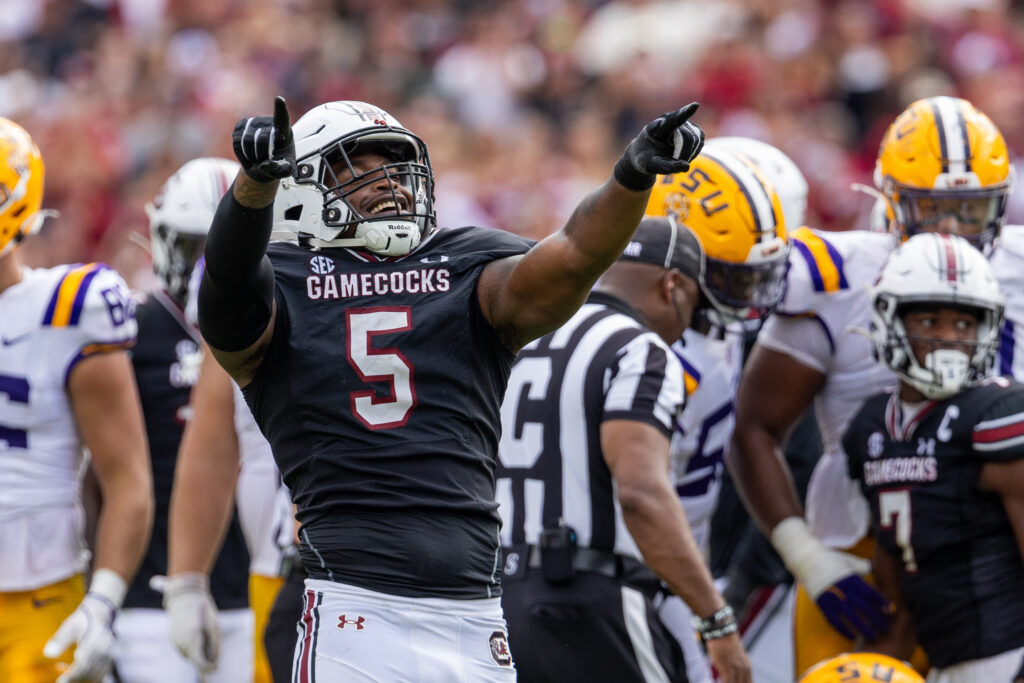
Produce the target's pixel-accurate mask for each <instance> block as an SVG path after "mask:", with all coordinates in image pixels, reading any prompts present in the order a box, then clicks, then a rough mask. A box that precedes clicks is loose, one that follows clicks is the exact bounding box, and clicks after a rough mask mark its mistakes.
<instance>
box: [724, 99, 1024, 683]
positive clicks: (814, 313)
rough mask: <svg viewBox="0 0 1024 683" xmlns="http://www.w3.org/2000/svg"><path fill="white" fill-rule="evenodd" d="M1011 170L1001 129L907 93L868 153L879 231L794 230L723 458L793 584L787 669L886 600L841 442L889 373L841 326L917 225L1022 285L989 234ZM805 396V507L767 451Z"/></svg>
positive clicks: (808, 661) (802, 666)
mask: <svg viewBox="0 0 1024 683" xmlns="http://www.w3.org/2000/svg"><path fill="white" fill-rule="evenodd" d="M1011 168H1012V167H1011V166H1010V163H1009V158H1008V154H1007V149H1006V144H1005V142H1004V140H1003V137H1002V135H1001V134H1000V132H999V131H998V129H996V127H995V126H994V125H993V124H992V122H991V120H989V118H988V117H987V116H985V115H984V114H983V113H981V112H980V111H978V110H977V109H976V108H975V107H974V106H973V105H971V104H970V103H969V102H967V101H965V100H962V99H958V98H953V97H933V98H927V99H924V100H919V101H916V102H914V103H912V104H911V105H909V106H908V107H907V109H906V110H904V111H903V112H902V113H901V114H900V115H899V116H898V117H897V118H896V120H895V121H894V122H893V123H892V124H891V125H890V127H889V129H888V131H887V132H886V134H885V136H884V138H883V140H882V144H881V147H880V150H879V156H878V160H877V165H876V171H875V184H876V187H877V189H878V191H879V193H880V194H881V195H882V196H883V197H884V199H885V201H886V207H887V209H886V210H887V215H888V220H889V228H890V232H889V233H888V234H882V233H877V232H870V231H866V230H853V231H847V232H830V233H824V232H819V231H815V230H810V229H801V230H799V231H796V234H794V236H793V237H794V239H793V243H794V247H795V248H794V256H793V258H792V259H791V267H790V271H789V275H788V288H787V293H786V297H785V299H784V300H783V302H782V304H780V306H779V307H778V309H777V310H776V312H775V314H774V315H772V316H771V317H770V318H769V320H768V322H767V323H766V324H765V326H764V327H762V329H761V331H760V333H759V335H758V340H757V343H756V344H755V345H754V349H753V351H752V352H751V355H750V357H749V359H748V361H747V365H746V367H745V368H744V372H743V375H742V378H741V381H740V386H739V391H738V395H737V405H736V429H735V430H734V432H733V443H732V447H731V448H730V449H729V452H728V454H727V456H726V463H727V465H728V466H729V468H730V472H731V473H732V475H733V478H734V479H735V481H736V484H737V487H738V490H739V491H740V494H741V496H742V497H743V499H744V502H745V504H746V505H747V509H748V511H749V512H750V513H751V516H752V517H753V518H754V519H755V521H756V522H757V523H758V525H759V527H760V528H761V530H762V531H763V532H764V533H765V534H766V535H768V536H769V538H770V539H771V541H772V545H773V546H774V547H775V548H776V550H778V551H779V554H780V555H781V556H782V558H783V560H784V561H785V563H786V566H787V567H788V568H789V570H790V571H791V572H792V573H793V575H794V576H795V577H796V579H797V581H798V583H799V584H800V588H799V589H798V594H797V603H796V613H795V617H794V621H795V623H794V644H795V653H794V655H795V664H796V670H797V673H798V674H799V673H801V672H803V671H806V670H807V669H808V668H809V667H810V666H811V665H813V664H814V663H816V662H819V661H821V660H823V659H826V658H828V657H831V656H834V655H836V654H838V653H841V652H846V651H849V650H850V649H852V645H853V639H854V638H855V637H856V636H857V635H858V634H861V635H864V636H865V637H867V638H869V639H870V638H872V637H874V636H876V635H877V634H878V633H879V632H881V631H883V630H884V629H885V628H886V624H887V617H888V612H889V610H890V609H891V605H890V604H889V601H888V600H887V599H885V598H884V596H882V595H881V594H880V593H879V592H878V591H877V590H876V589H874V588H873V587H872V586H871V585H870V584H868V583H867V582H866V581H865V580H864V578H862V577H861V574H863V573H864V572H865V571H866V570H867V568H868V565H867V562H866V560H865V559H864V558H867V557H870V556H871V553H872V550H871V546H872V542H871V541H870V539H868V538H867V533H868V510H867V505H866V503H865V501H864V498H863V496H862V495H861V494H860V492H859V491H858V490H857V487H856V485H855V484H854V483H853V482H851V481H850V478H849V476H848V473H847V470H846V457H845V454H844V452H843V450H842V447H841V444H840V438H841V436H842V434H843V431H844V430H845V428H846V426H847V423H848V422H849V420H850V418H851V417H852V416H853V414H854V413H855V412H856V410H857V408H858V407H859V406H860V404H861V403H862V402H863V401H864V400H865V399H866V398H867V397H868V396H871V395H873V394H875V393H878V392H879V391H882V390H884V389H886V388H887V387H892V386H894V385H895V377H894V376H893V375H892V373H891V372H890V371H889V369H888V368H886V367H884V366H881V365H879V364H877V363H875V362H874V360H873V358H872V353H871V345H870V342H869V341H868V340H867V339H866V338H865V337H863V336H860V335H857V334H852V333H850V332H849V328H851V327H855V328H866V327H867V325H868V322H869V319H870V315H871V301H870V293H869V286H870V285H871V283H873V282H874V280H875V278H876V277H877V275H878V273H879V270H880V268H881V266H882V264H883V263H884V261H885V260H886V258H887V257H888V255H889V253H890V252H891V251H892V249H893V247H894V245H895V244H896V242H897V241H898V240H900V239H905V238H906V237H907V236H908V235H911V234H914V233H917V232H945V233H953V234H959V235H962V236H964V237H967V238H968V239H970V240H971V241H972V243H973V244H974V245H975V246H977V247H978V248H979V249H982V250H983V251H984V252H986V253H987V252H990V251H993V250H994V254H993V265H994V266H995V267H996V271H997V276H999V277H1000V279H1001V280H1002V279H1003V278H1005V280H1004V281H1003V282H1002V283H1001V284H1002V285H1003V287H1004V290H1005V291H1007V292H1009V293H1010V296H1011V297H1014V296H1016V298H1018V299H1019V298H1020V295H1019V294H1016V295H1015V294H1014V291H1016V292H1020V291H1021V285H1020V283H1019V282H1018V283H1016V285H1013V284H1012V282H1013V278H1022V277H1024V260H1022V259H1024V248H1020V247H1018V246H1017V245H1016V243H1017V242H1019V241H1020V238H1018V237H1017V235H1018V234H1020V233H1019V232H1018V230H1016V229H1008V230H1007V231H1005V233H1004V234H1003V235H1002V236H1001V237H1000V235H999V233H1000V228H1001V227H1002V222H1003V213H1004V210H1005V207H1006V198H1007V195H1008V193H1009V191H1010V186H1011V184H1012V180H1013V175H1012V170H1011ZM997 237H999V240H997V239H996V238H997ZM1013 286H1016V290H1014V289H1012V287H1013ZM1022 303H1024V302H1019V301H1018V302H1017V303H1016V304H1014V303H1011V304H1010V305H1009V306H1008V311H1009V316H1008V317H1009V319H1010V320H1011V326H1010V329H1013V330H1016V329H1017V328H1016V327H1014V326H1013V321H1014V312H1015V311H1016V315H1017V316H1021V315H1022V314H1024V309H1022V308H1020V306H1021V305H1022ZM1017 320H1018V321H1019V320H1020V318H1017ZM1017 327H1019V324H1018V325H1017ZM1017 333H1018V334H1019V331H1017ZM1006 337H1007V335H1005V334H1004V338H1006ZM1011 341H1012V340H1011ZM1016 355H1018V356H1019V354H1016ZM1014 356H1015V354H1013V352H1012V351H1011V350H1007V351H1006V352H1005V353H1004V356H1003V358H1004V361H1007V364H1011V363H1012V362H1013V360H1014ZM812 403H813V404H814V406H815V411H816V415H817V418H818V426H819V430H820V432H821V435H822V441H823V447H824V455H823V457H822V458H821V459H820V460H819V462H818V464H817V466H816V467H815V470H814V473H813V475H812V477H811V481H810V484H809V488H808V494H807V512H806V516H805V515H804V513H803V510H802V508H801V505H800V502H799V499H798V498H797V495H796V493H795V491H794V488H793V484H792V479H791V476H790V473H789V471H788V468H787V466H786V465H785V463H784V461H783V460H782V459H781V458H780V457H779V448H780V446H781V445H782V443H783V441H784V439H785V436H786V434H787V432H788V431H789V429H790V428H791V427H792V426H793V425H794V424H795V423H796V421H797V420H798V419H799V418H800V417H801V416H802V415H803V414H804V412H805V410H806V409H807V408H808V407H809V406H810V405H811V404H812ZM829 624H831V625H832V627H831V628H830V627H829ZM919 666H923V665H921V664H919Z"/></svg>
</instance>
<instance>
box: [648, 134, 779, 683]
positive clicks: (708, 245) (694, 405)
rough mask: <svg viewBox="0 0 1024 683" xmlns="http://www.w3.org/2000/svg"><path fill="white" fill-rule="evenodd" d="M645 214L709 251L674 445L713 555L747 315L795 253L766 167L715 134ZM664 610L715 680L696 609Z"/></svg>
mask: <svg viewBox="0 0 1024 683" xmlns="http://www.w3.org/2000/svg"><path fill="white" fill-rule="evenodd" d="M752 142H753V141H752ZM705 207H709V210H705ZM647 213H648V214H649V215H660V216H664V215H668V216H672V217H673V218H674V219H676V220H678V221H679V222H681V223H683V224H684V225H686V227H687V228H689V229H690V230H691V231H692V232H693V233H694V235H696V237H697V239H698V241H699V242H700V244H701V247H702V248H703V250H704V252H705V256H706V265H705V272H703V273H702V274H701V276H700V278H699V285H700V291H701V296H700V303H699V305H698V308H697V310H696V311H695V314H694V319H693V322H692V323H691V324H690V326H689V327H688V328H687V329H686V331H685V332H684V334H683V336H682V339H681V340H680V341H677V342H676V343H675V344H673V345H672V350H673V352H675V354H676V357H677V358H679V360H680V361H681V363H682V367H683V369H684V377H685V382H686V392H687V405H686V408H685V409H684V410H683V411H682V413H681V414H680V416H679V419H678V422H677V424H676V428H675V432H674V434H673V437H672V446H671V454H672V481H673V484H674V485H675V488H676V492H677V493H678V494H679V497H680V500H681V501H682V503H683V508H684V509H685V511H686V517H687V520H688V521H689V523H690V527H691V528H692V529H693V535H694V539H695V540H696V541H697V544H698V546H699V547H700V548H701V549H702V551H704V552H705V553H706V552H707V550H708V542H709V538H708V534H709V531H710V526H711V516H712V514H713V513H714V511H715V507H716V506H717V503H718V494H719V491H720V490H721V485H722V470H723V469H724V465H723V458H724V455H725V449H726V447H727V445H728V442H729V438H730V436H731V435H732V429H733V421H734V415H733V398H734V397H735V394H736V385H737V383H738V382H739V375H740V370H741V368H742V363H743V335H744V329H743V320H745V319H746V317H747V314H748V313H749V312H750V311H752V310H753V311H757V312H758V313H759V314H767V312H768V311H769V310H771V309H772V308H773V307H774V306H775V305H776V304H777V303H778V301H779V299H780V298H781V296H782V292H783V284H784V280H785V275H786V259H787V254H788V246H787V243H786V229H785V216H784V212H783V208H782V203H781V201H780V197H779V195H778V193H776V192H775V190H774V188H773V187H772V184H771V182H770V181H769V180H768V179H767V176H766V175H765V174H764V173H763V172H762V171H761V169H760V168H759V167H757V166H756V165H755V164H754V163H753V162H752V161H751V160H750V159H749V158H746V157H742V156H739V155H737V154H733V153H732V152H730V151H728V149H726V147H725V146H724V145H716V144H715V141H714V140H709V141H708V143H707V144H706V145H705V146H704V150H703V151H702V152H701V154H700V155H699V156H698V157H697V158H696V159H694V161H693V163H691V165H690V170H689V171H687V172H686V173H681V174H677V175H674V176H665V177H662V178H660V179H659V182H658V183H657V184H656V185H655V187H654V190H652V192H651V198H650V201H649V202H648V204H647ZM659 614H660V615H661V617H662V619H663V621H664V622H665V624H666V626H668V628H669V629H670V630H671V631H672V633H673V635H675V637H676V639H677V640H678V641H679V643H680V645H681V647H682V649H683V653H684V655H685V656H686V673H687V676H688V678H689V680H690V681H691V682H692V683H705V682H707V683H710V681H712V680H713V677H712V673H711V669H710V667H709V666H708V662H707V658H706V657H705V656H704V653H703V649H702V648H701V646H700V644H699V642H698V641H697V640H696V639H695V638H694V632H693V627H692V624H691V619H692V614H691V612H690V610H689V608H687V606H686V605H685V603H683V601H682V600H680V599H678V598H676V597H672V598H669V599H667V600H666V601H665V602H664V603H663V604H662V607H661V608H660V609H659Z"/></svg>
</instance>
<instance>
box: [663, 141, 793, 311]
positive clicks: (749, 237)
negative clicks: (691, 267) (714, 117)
mask: <svg viewBox="0 0 1024 683" xmlns="http://www.w3.org/2000/svg"><path fill="white" fill-rule="evenodd" d="M646 213H647V214H648V215H652V216H671V217H672V218H674V219H676V220H677V221H679V222H680V223H682V224H684V225H685V226H686V227H688V228H689V229H690V230H691V231H693V233H694V234H695V235H696V236H697V238H698V239H699V240H700V242H701V246H702V247H703V248H704V252H705V254H706V257H707V265H706V267H705V270H704V275H703V277H702V279H701V282H700V283H699V284H700V286H701V291H702V292H703V294H704V296H705V297H706V298H707V300H708V302H709V303H710V304H711V307H712V308H713V310H714V311H715V312H716V313H717V314H718V316H720V317H721V319H722V320H723V321H730V320H745V319H746V318H747V317H748V316H749V313H750V312H751V311H753V312H755V313H756V314H757V315H759V316H762V317H763V316H765V315H767V314H768V313H769V312H770V311H771V310H772V309H773V308H775V306H777V305H778V304H779V302H780V301H781V300H782V297H783V295H784V294H785V283H786V271H787V268H788V265H789V243H788V241H787V238H786V226H785V219H784V218H783V210H782V204H781V201H780V199H779V195H778V193H777V192H776V191H775V189H774V187H773V186H772V184H771V182H770V181H769V180H768V179H767V177H766V175H765V174H764V173H763V172H762V171H761V170H760V169H759V168H758V167H757V166H756V165H755V164H754V162H753V161H751V160H750V159H749V158H748V157H746V156H743V155H741V154H737V153H734V152H731V151H728V150H725V149H720V148H716V147H715V146H714V145H709V146H706V147H705V149H704V150H703V151H702V152H701V154H700V155H699V156H698V157H697V158H696V159H694V160H693V162H691V164H690V169H689V170H688V171H686V172H685V173H678V174H675V175H668V176H661V177H660V178H659V179H658V182H657V183H655V185H654V189H653V190H652V191H651V198H650V200H649V201H648V204H647V210H646Z"/></svg>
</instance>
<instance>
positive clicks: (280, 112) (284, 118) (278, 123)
mask: <svg viewBox="0 0 1024 683" xmlns="http://www.w3.org/2000/svg"><path fill="white" fill-rule="evenodd" d="M274 128H276V129H277V130H279V131H281V133H282V134H283V135H287V136H288V137H289V138H290V137H291V135H292V129H291V121H290V119H289V118H288V105H287V104H285V101H284V98H283V97H281V96H280V95H278V96H277V97H275V98H274Z"/></svg>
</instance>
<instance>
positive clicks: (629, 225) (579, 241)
mask: <svg viewBox="0 0 1024 683" xmlns="http://www.w3.org/2000/svg"><path fill="white" fill-rule="evenodd" d="M650 194H651V193H650V190H642V191H638V192H637V191H633V190H628V189H626V188H624V187H623V186H622V185H620V184H619V183H618V182H616V181H615V180H609V181H608V182H606V183H605V184H604V185H602V186H601V187H599V188H597V189H596V190H594V191H593V192H591V193H590V194H589V195H587V196H586V197H585V198H584V199H583V201H581V202H580V203H579V205H578V206H577V207H576V210H575V211H573V214H572V216H570V217H569V220H568V221H567V222H566V224H565V226H564V227H563V228H562V233H563V234H564V235H565V238H566V242H567V248H566V249H565V250H564V251H565V254H564V262H563V265H564V271H565V273H566V277H572V278H575V279H576V286H577V287H579V288H580V289H583V290H586V291H589V289H590V287H591V286H592V285H593V283H594V282H595V281H596V280H597V278H598V277H599V276H600V275H601V273H603V272H604V271H605V270H607V269H608V267H609V266H610V265H611V264H612V263H614V261H615V259H617V258H618V257H619V254H621V253H622V250H623V249H625V247H626V245H627V244H629V240H630V238H631V237H632V236H633V233H634V232H635V231H636V226H637V225H638V224H639V223H640V219H641V218H643V215H644V209H645V208H646V207H647V200H648V198H649V197H650Z"/></svg>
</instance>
